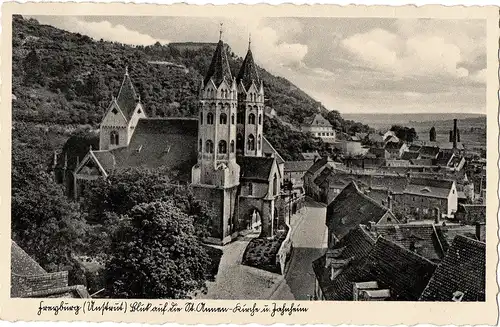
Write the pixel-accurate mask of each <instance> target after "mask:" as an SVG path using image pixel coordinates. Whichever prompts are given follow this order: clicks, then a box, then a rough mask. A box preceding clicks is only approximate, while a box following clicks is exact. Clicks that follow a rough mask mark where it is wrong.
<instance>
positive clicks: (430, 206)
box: [395, 178, 458, 221]
mask: <svg viewBox="0 0 500 327" xmlns="http://www.w3.org/2000/svg"><path fill="white" fill-rule="evenodd" d="M395 198H397V202H398V203H399V204H401V206H402V209H404V212H405V213H406V214H410V215H414V216H415V217H417V219H422V218H429V219H435V220H437V221H439V219H441V218H443V217H444V218H453V216H454V214H455V212H456V211H457V209H458V208H457V207H458V192H457V187H456V183H455V181H453V180H437V179H426V178H412V179H411V180H410V182H409V183H408V185H407V186H406V188H405V190H404V191H403V193H402V194H398V195H396V196H395Z"/></svg>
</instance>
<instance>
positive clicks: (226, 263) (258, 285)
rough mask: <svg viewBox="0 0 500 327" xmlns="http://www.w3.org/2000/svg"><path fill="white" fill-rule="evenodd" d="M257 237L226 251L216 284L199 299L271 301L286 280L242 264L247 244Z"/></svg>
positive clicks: (242, 240)
mask: <svg viewBox="0 0 500 327" xmlns="http://www.w3.org/2000/svg"><path fill="white" fill-rule="evenodd" d="M257 236H258V234H249V235H246V236H244V237H240V238H238V239H237V240H236V241H234V242H231V243H230V244H227V245H225V246H224V247H223V250H224V254H223V256H222V259H221V262H220V265H219V271H218V273H217V276H216V278H215V282H208V283H207V286H208V292H207V294H199V295H198V296H196V299H214V300H215V299H221V300H222V299H223V300H245V299H247V300H264V299H267V298H269V296H270V295H271V294H272V292H273V290H274V289H275V288H276V286H277V285H278V283H279V282H280V281H282V280H283V277H282V276H281V275H278V274H273V273H270V272H268V271H265V270H261V269H257V268H253V267H249V266H244V265H242V264H241V260H242V257H243V252H244V251H245V248H246V247H247V245H248V242H249V241H250V240H251V239H252V238H253V237H257Z"/></svg>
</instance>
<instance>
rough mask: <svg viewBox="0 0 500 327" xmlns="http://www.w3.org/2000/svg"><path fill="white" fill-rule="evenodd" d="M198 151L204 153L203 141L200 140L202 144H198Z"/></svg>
mask: <svg viewBox="0 0 500 327" xmlns="http://www.w3.org/2000/svg"><path fill="white" fill-rule="evenodd" d="M198 151H199V152H203V141H202V140H201V139H200V142H199V143H198Z"/></svg>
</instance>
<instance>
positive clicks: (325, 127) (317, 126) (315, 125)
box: [300, 113, 337, 143]
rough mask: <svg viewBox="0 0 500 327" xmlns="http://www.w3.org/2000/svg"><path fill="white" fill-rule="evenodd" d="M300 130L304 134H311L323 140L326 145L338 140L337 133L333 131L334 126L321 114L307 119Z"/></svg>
mask: <svg viewBox="0 0 500 327" xmlns="http://www.w3.org/2000/svg"><path fill="white" fill-rule="evenodd" d="M300 129H301V130H302V132H305V133H311V134H312V135H313V136H314V137H319V138H321V139H322V140H323V142H326V143H331V142H335V140H336V134H337V132H336V131H335V129H333V126H332V124H330V122H329V121H328V120H326V119H325V117H323V116H322V115H321V114H319V113H318V114H315V115H314V116H312V117H309V118H306V119H305V120H304V123H303V124H302V125H301V127H300Z"/></svg>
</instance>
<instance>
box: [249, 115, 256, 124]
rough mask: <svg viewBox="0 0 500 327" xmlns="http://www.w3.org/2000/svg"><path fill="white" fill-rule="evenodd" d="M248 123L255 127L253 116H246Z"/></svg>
mask: <svg viewBox="0 0 500 327" xmlns="http://www.w3.org/2000/svg"><path fill="white" fill-rule="evenodd" d="M248 123H249V124H252V125H255V115H254V114H250V115H248Z"/></svg>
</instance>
